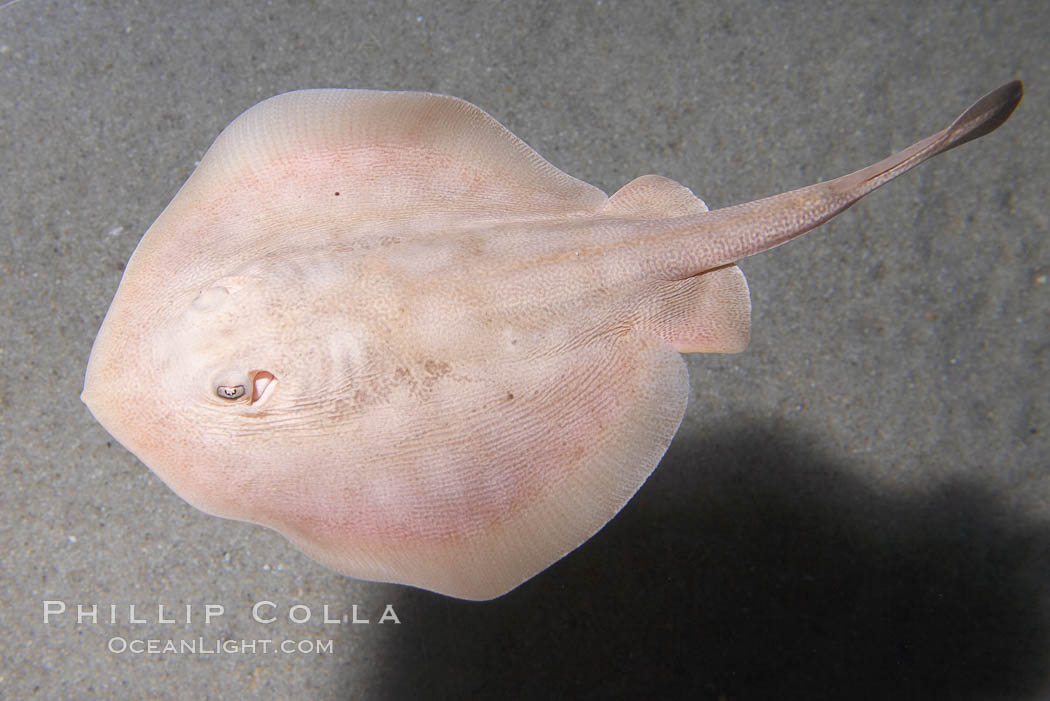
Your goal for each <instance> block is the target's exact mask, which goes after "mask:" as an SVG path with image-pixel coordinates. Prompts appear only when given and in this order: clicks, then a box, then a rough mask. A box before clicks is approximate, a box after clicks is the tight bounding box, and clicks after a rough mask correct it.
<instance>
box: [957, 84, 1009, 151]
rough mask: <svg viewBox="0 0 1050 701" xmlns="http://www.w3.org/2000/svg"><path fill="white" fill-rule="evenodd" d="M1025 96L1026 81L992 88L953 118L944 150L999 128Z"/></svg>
mask: <svg viewBox="0 0 1050 701" xmlns="http://www.w3.org/2000/svg"><path fill="white" fill-rule="evenodd" d="M1022 96H1024V85H1023V84H1022V83H1021V81H1019V80H1014V81H1011V82H1009V83H1007V84H1006V85H1003V86H1002V87H999V88H996V89H995V90H993V91H991V92H990V93H988V94H987V95H985V96H984V97H982V98H981V99H980V100H978V101H977V102H975V103H974V104H973V106H972V107H970V109H968V110H966V111H965V112H963V113H962V114H961V115H960V116H959V118H958V119H956V120H955V121H954V122H952V125H951V126H950V127H948V129H947V130H946V132H947V134H946V136H947V138H946V140H945V143H946V146H945V147H944V148H943V149H941V150H943V151H947V150H948V149H950V148H955V147H956V146H961V145H962V144H965V143H966V142H967V141H973V140H974V139H977V138H980V137H982V136H984V135H985V134H987V133H989V132H991V131H995V130H996V129H997V128H999V126H1000V125H1001V124H1002V123H1003V122H1005V121H1006V120H1007V119H1009V118H1010V115H1011V114H1013V111H1014V110H1015V109H1017V105H1019V104H1020V103H1021V97H1022Z"/></svg>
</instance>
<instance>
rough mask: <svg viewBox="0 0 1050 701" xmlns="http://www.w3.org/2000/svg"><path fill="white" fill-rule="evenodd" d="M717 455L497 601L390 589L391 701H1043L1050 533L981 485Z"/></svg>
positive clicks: (386, 658) (641, 499) (687, 465)
mask: <svg viewBox="0 0 1050 701" xmlns="http://www.w3.org/2000/svg"><path fill="white" fill-rule="evenodd" d="M711 435H712V437H711V438H710V439H707V440H699V441H692V442H691V441H690V440H689V439H685V440H678V441H676V442H675V444H674V445H673V446H672V449H671V451H670V452H669V453H668V455H667V456H666V457H665V458H664V461H663V463H662V464H661V466H660V467H659V468H658V469H657V470H656V472H655V473H654V474H653V476H652V477H651V478H650V481H649V483H647V485H646V486H645V487H644V488H643V489H642V491H641V493H640V494H639V495H637V496H636V498H635V499H634V500H633V501H632V502H631V503H630V504H628V506H627V508H626V509H624V511H623V512H622V513H621V514H620V515H619V516H618V517H617V518H616V519H614V520H613V521H612V522H611V523H610V524H609V525H608V526H607V527H606V528H605V529H604V530H603V531H602V532H601V533H599V534H598V535H597V536H596V537H594V538H593V539H591V540H590V541H589V542H588V543H586V544H585V545H584V546H583V547H581V548H580V549H579V550H577V551H576V552H575V553H573V554H572V555H571V556H569V557H567V558H565V559H564V560H562V561H561V562H559V563H557V564H556V565H555V566H554V567H552V568H551V569H549V570H547V571H546V572H545V573H543V574H541V575H540V576H538V577H536V578H534V579H533V580H531V581H530V582H527V583H526V584H525V585H523V586H522V587H519V588H518V589H516V590H515V591H513V592H511V593H510V594H508V595H506V596H504V597H502V598H500V599H497V600H495V601H492V602H487V603H470V602H463V601H458V600H454V599H448V598H445V597H442V596H438V595H434V594H430V593H428V592H422V591H417V590H412V589H408V588H398V589H396V592H397V596H396V597H395V598H394V599H393V601H392V603H393V604H394V606H395V607H396V609H397V611H398V613H399V615H400V616H401V619H402V622H403V623H402V626H403V627H402V628H401V629H399V630H398V634H397V635H396V636H394V639H395V643H394V644H393V645H392V646H391V647H390V648H389V649H385V650H381V651H376V653H377V654H376V661H377V662H380V661H381V662H380V663H381V664H382V666H383V668H384V669H385V670H386V671H385V672H384V673H383V675H382V676H383V684H382V685H381V693H380V695H379V697H381V698H386V699H400V698H406V699H407V698H437V699H464V698H479V699H480V698H497V697H500V698H514V699H517V698H568V697H571V698H716V699H717V698H725V699H772V698H777V699H801V698H805V699H841V698H850V699H888V698H894V699H932V698H951V699H991V698H997V699H998V698H1011V699H1015V698H1016V699H1026V698H1034V697H1035V695H1036V694H1038V693H1039V691H1040V689H1043V688H1044V685H1045V683H1046V681H1047V679H1048V674H1050V619H1048V615H1047V592H1048V585H1050V556H1048V555H1050V524H1047V523H1033V522H1027V523H1026V522H1024V521H1021V520H1019V519H1018V518H1017V517H1016V516H1014V515H1013V514H1011V513H1010V511H1009V510H1008V509H1007V508H1006V507H1005V506H1004V505H1003V504H1001V503H998V502H997V500H996V499H995V498H994V497H993V496H992V495H991V494H989V493H987V492H986V491H984V490H983V489H982V488H980V487H977V486H975V485H973V484H966V483H955V484H950V485H947V486H942V487H941V488H939V489H937V490H936V491H933V492H929V493H923V494H918V495H916V494H911V495H901V494H889V493H885V492H880V491H876V490H873V489H872V488H871V487H870V486H867V485H865V484H862V483H860V482H858V481H857V480H856V479H855V478H853V477H850V476H849V474H850V473H849V470H847V469H846V468H845V465H846V464H847V462H846V461H845V460H843V459H842V458H838V457H835V456H829V455H826V454H821V453H820V452H817V451H814V450H813V449H811V448H809V447H807V446H808V444H809V441H807V439H806V437H805V436H798V435H795V436H792V435H790V434H788V435H785V434H784V433H783V432H782V431H774V430H772V429H771V428H769V427H751V428H749V429H746V430H730V431H728V432H722V433H719V432H717V431H716V432H713V433H712V434H711ZM683 438H684V437H683ZM663 495H673V496H672V497H670V498H667V497H664V496H663ZM347 691H348V692H349V693H348V696H352V695H353V692H352V690H350V689H347Z"/></svg>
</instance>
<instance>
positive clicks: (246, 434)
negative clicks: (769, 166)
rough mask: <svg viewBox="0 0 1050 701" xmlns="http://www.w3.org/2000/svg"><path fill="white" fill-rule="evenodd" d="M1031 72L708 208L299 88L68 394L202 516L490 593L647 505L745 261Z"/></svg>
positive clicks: (395, 574)
mask: <svg viewBox="0 0 1050 701" xmlns="http://www.w3.org/2000/svg"><path fill="white" fill-rule="evenodd" d="M1021 92H1022V90H1021V85H1020V83H1017V82H1015V83H1010V84H1008V85H1005V86H1003V87H1002V88H1000V89H998V90H996V91H995V92H993V93H990V94H989V95H988V96H986V97H985V98H983V99H982V100H981V101H979V102H978V103H977V104H976V105H974V106H973V107H972V108H970V109H969V110H968V111H967V112H966V113H964V114H963V115H962V116H961V117H960V118H959V119H958V120H956V121H955V122H954V123H953V124H952V125H951V126H950V127H948V128H947V129H945V130H943V131H941V132H939V133H938V134H935V135H934V136H931V137H929V138H927V139H925V140H923V141H920V142H918V143H917V144H915V145H914V146H912V147H910V148H908V149H906V150H905V151H903V152H901V153H899V154H897V155H895V156H892V157H890V158H888V159H886V160H885V161H882V162H880V163H878V164H876V165H874V166H871V167H869V168H866V169H864V170H861V171H858V172H856V173H853V174H851V175H848V176H844V177H842V178H839V179H836V180H831V181H829V182H826V183H822V184H819V185H814V186H812V187H808V188H803V189H801V190H796V191H793V192H789V193H785V194H782V195H777V196H775V197H771V198H767V199H765V200H759V201H756V202H751V203H747V204H743V205H738V206H735V207H729V208H726V209H721V210H717V211H708V210H707V207H706V206H705V205H704V203H703V202H701V201H700V200H699V199H697V198H696V197H695V196H693V194H692V193H691V192H690V191H689V190H688V189H686V188H685V187H683V186H681V185H679V184H677V183H675V182H673V181H671V180H667V179H665V178H661V177H658V176H644V177H641V178H639V179H637V180H635V181H633V182H631V183H629V184H628V185H626V186H625V187H624V188H623V189H621V190H620V191H619V192H617V193H616V194H615V195H613V196H612V197H607V196H606V195H605V194H604V193H603V192H601V191H600V190H598V189H596V188H594V187H592V186H590V185H587V184H586V183H583V182H581V181H579V180H576V179H574V178H572V177H570V176H568V175H566V174H565V173H562V172H561V171H559V170H557V169H556V168H554V167H553V166H552V165H550V164H549V163H547V162H546V161H544V160H543V159H542V158H541V157H540V156H539V155H538V154H536V153H535V152H534V151H532V150H531V149H530V148H529V147H528V146H526V145H525V144H524V143H523V142H522V141H520V140H519V139H517V138H516V137H514V136H513V135H512V134H511V133H510V132H508V131H507V130H506V129H504V128H503V127H502V126H500V125H499V124H498V123H497V122H496V121H495V120H493V119H492V118H491V117H489V116H488V115H487V114H485V113H484V112H482V111H481V110H480V109H478V108H477V107H474V106H473V105H470V104H468V103H466V102H463V101H461V100H457V99H454V98H450V97H444V96H440V95H432V94H422V93H393V92H374V91H358V90H307V91H299V92H293V93H288V94H285V95H279V96H277V97H275V98H271V99H270V100H267V101H265V102H263V103H260V104H259V105H257V106H255V107H253V108H252V109H250V110H248V111H247V112H246V113H244V114H243V115H241V116H240V117H239V118H237V119H236V120H235V121H234V122H233V123H232V124H230V126H229V127H227V128H226V130H224V132H223V133H222V134H221V135H220V136H219V138H218V139H217V140H216V142H215V144H213V146H212V147H211V149H210V150H209V151H208V153H207V154H206V156H205V157H204V159H203V160H202V161H201V163H200V166H199V167H198V168H197V170H196V171H195V172H194V173H193V175H192V176H191V177H190V178H189V180H188V181H187V182H186V183H185V185H184V186H183V188H182V189H181V190H180V191H179V193H178V195H177V196H176V197H175V199H174V200H173V201H172V202H171V203H170V204H169V205H168V207H167V208H166V209H165V210H164V212H163V213H162V214H161V215H160V217H159V218H158V219H157V221H156V222H155V223H154V224H153V226H152V227H151V228H150V229H149V231H148V232H147V233H146V234H145V236H144V237H143V239H142V241H141V242H140V244H139V246H138V248H137V249H136V251H135V253H134V255H133V256H132V257H131V260H130V262H129V263H128V265H127V267H126V270H125V273H124V277H123V280H122V281H121V283H120V287H119V289H118V290H117V293H116V297H115V298H114V300H113V303H112V305H111V307H110V309H109V312H108V314H107V315H106V318H105V320H104V321H103V323H102V327H101V329H100V331H99V333H98V337H97V339H96V341H95V345H94V347H93V349H92V353H91V358H90V361H89V363H88V368H87V375H86V380H85V387H84V392H83V399H84V401H85V402H86V403H87V405H88V407H89V408H90V409H91V411H92V413H93V414H94V415H95V416H96V418H97V419H98V420H99V421H100V422H101V423H102V425H103V426H104V427H105V428H106V429H107V430H108V431H109V432H110V433H112V434H113V436H114V437H115V438H116V439H117V440H119V441H120V442H121V443H123V444H124V446H126V447H127V448H128V449H129V450H130V451H131V452H133V453H134V454H135V455H137V456H138V457H139V458H140V459H141V460H142V461H143V462H144V463H145V464H146V465H148V466H149V467H150V468H151V469H152V470H153V471H154V472H156V473H157V474H158V475H159V476H160V477H161V478H162V479H163V480H164V481H165V482H166V483H167V484H168V485H169V486H170V487H171V488H172V489H173V490H174V491H175V492H177V493H178V494H179V495H180V496H182V497H183V498H184V499H186V500H187V501H188V502H190V503H191V504H193V505H194V506H196V507H198V508H200V509H202V510H204V511H206V512H209V513H212V514H215V515H218V516H223V517H227V518H232V519H240V520H244V521H250V522H254V523H258V524H263V525H266V526H269V527H271V528H274V529H276V530H278V531H280V532H281V533H283V534H284V535H285V536H286V537H287V538H289V539H290V540H291V541H292V542H293V543H295V544H296V545H297V546H298V547H300V548H301V549H302V550H303V551H305V552H306V553H307V554H309V555H310V556H311V557H313V558H315V559H316V560H318V561H320V562H322V563H324V564H325V565H327V566H329V567H331V568H333V569H335V570H337V571H339V572H342V573H344V574H347V575H351V576H354V577H361V578H365V579H371V580H380V581H390V582H400V583H405V584H410V585H414V586H418V587H423V588H427V589H431V590H434V591H438V592H442V593H444V594H448V595H451V596H456V597H462V598H468V599H486V598H491V597H495V596H498V595H500V594H502V593H504V592H506V591H508V590H510V589H512V588H513V587H515V586H517V585H518V584H519V583H521V582H522V581H524V580H526V579H528V578H529V577H531V576H532V575H534V574H535V573H537V572H539V571H540V570H542V569H544V568H545V567H547V566H548V565H550V564H551V563H552V562H554V561H555V560H557V559H558V558H560V557H562V556H563V555H565V554H566V553H567V552H569V551H570V550H572V549H573V548H575V547H576V546H578V545H579V544H580V543H582V542H583V541H585V540H586V539H587V538H589V537H590V536H591V535H592V534H593V533H595V532H596V531H597V530H598V529H599V528H601V527H602V526H603V525H604V524H605V523H606V522H607V521H608V520H609V519H610V518H611V517H612V516H613V515H615V514H616V512H617V511H618V510H619V509H620V508H621V507H622V506H623V505H624V504H625V503H626V502H627V500H628V499H630V497H631V496H632V495H633V494H634V493H635V492H636V491H637V489H638V488H639V487H640V486H641V484H642V483H643V482H644V481H645V479H646V477H647V476H648V475H649V474H650V472H651V471H652V470H653V468H654V467H655V466H656V464H657V463H658V462H659V460H660V458H661V457H662V455H663V454H664V452H665V450H666V449H667V446H668V444H669V443H670V441H671V439H672V437H673V436H674V433H675V431H676V430H677V428H678V425H679V423H680V421H681V418H682V416H683V413H684V411H685V407H686V399H687V391H688V377H687V373H686V368H685V364H684V363H683V361H682V358H681V356H680V355H679V354H680V353H685V352H736V351H740V350H742V349H743V348H744V347H745V346H746V345H747V342H748V336H749V328H750V301H749V296H748V288H747V284H746V282H745V280H744V276H743V274H742V273H741V272H740V270H739V268H737V267H736V265H734V263H735V262H736V261H737V260H739V259H741V258H743V257H745V256H749V255H751V254H754V253H757V252H759V251H762V250H765V249H768V248H770V247H772V246H775V245H778V244H780V243H783V242H784V241H787V240H788V239H790V238H792V237H794V236H798V235H799V234H801V233H804V232H805V231H807V230H809V229H811V228H813V227H814V226H817V225H818V224H820V223H821V222H823V221H825V220H827V219H828V218H830V217H832V216H834V215H835V214H836V213H838V212H840V211H842V210H843V209H845V208H846V207H848V206H849V205H850V204H852V203H853V202H855V201H856V200H857V199H858V198H860V197H861V196H863V195H864V194H866V193H867V192H870V191H871V190H872V189H874V188H875V187H878V186H879V185H881V184H882V183H884V182H886V181H888V180H889V179H891V178H893V177H895V176H896V175H899V174H900V173H902V172H904V171H906V170H908V169H909V168H911V167H913V166H915V165H917V164H918V163H920V162H922V161H923V160H925V159H927V158H929V157H930V156H933V155H935V154H937V153H940V152H943V151H945V150H947V149H949V148H952V147H953V146H957V145H959V144H961V143H963V142H965V141H968V140H970V139H973V138H976V137H977V136H980V135H982V134H984V133H987V132H989V131H991V130H992V129H994V128H996V127H997V126H998V125H999V124H1001V123H1002V122H1003V121H1005V120H1006V118H1007V117H1008V116H1009V115H1010V113H1011V112H1012V111H1013V109H1014V108H1015V107H1016V105H1017V104H1018V102H1019V101H1020V98H1021Z"/></svg>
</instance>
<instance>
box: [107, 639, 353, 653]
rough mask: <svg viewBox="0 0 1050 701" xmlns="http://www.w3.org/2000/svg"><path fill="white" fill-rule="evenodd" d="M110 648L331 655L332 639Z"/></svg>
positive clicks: (118, 648) (125, 643)
mask: <svg viewBox="0 0 1050 701" xmlns="http://www.w3.org/2000/svg"><path fill="white" fill-rule="evenodd" d="M106 647H107V649H108V650H109V651H110V652H112V653H113V654H116V655H121V654H127V653H130V654H133V655H171V654H175V655H254V654H263V655H275V654H284V655H297V654H298V655H323V654H329V655H330V654H332V651H333V649H334V644H333V641H332V640H309V639H303V640H280V641H274V640H268V639H263V640H219V639H211V640H207V639H205V638H196V639H193V640H171V639H168V640H159V639H156V638H149V639H146V640H141V639H138V638H132V639H131V640H128V639H127V638H122V637H120V636H115V637H112V638H110V639H109V642H108V643H107V644H106Z"/></svg>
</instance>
